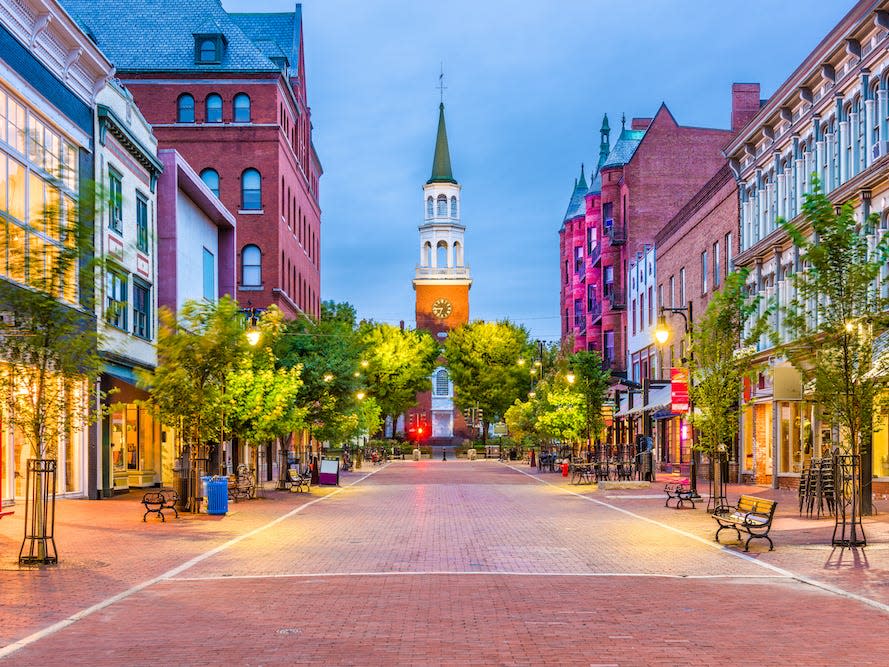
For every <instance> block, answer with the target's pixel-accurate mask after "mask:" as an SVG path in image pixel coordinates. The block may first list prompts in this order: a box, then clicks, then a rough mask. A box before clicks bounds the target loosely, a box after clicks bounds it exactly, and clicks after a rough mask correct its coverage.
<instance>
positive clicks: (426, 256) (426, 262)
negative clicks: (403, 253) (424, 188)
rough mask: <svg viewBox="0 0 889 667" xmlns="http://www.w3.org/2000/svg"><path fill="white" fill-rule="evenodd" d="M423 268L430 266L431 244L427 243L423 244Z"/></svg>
mask: <svg viewBox="0 0 889 667" xmlns="http://www.w3.org/2000/svg"><path fill="white" fill-rule="evenodd" d="M429 201H432V199H431V198H430V199H429ZM423 266H432V244H431V243H430V242H429V241H426V243H424V244H423Z"/></svg>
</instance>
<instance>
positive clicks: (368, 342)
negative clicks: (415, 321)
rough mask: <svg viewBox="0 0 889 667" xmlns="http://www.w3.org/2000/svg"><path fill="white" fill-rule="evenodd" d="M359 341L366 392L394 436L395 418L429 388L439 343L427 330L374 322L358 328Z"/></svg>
mask: <svg viewBox="0 0 889 667" xmlns="http://www.w3.org/2000/svg"><path fill="white" fill-rule="evenodd" d="M361 341H362V343H363V345H364V358H363V361H362V370H363V372H364V377H365V378H366V382H367V392H368V394H369V395H370V396H372V397H373V398H374V400H375V401H376V403H377V405H378V406H379V407H380V410H381V411H382V414H383V416H384V417H389V418H390V419H391V420H392V429H393V435H395V433H394V431H395V424H396V423H397V421H398V416H399V415H401V414H403V413H404V412H405V411H406V410H407V409H409V408H411V407H413V406H414V405H416V403H417V394H418V393H420V392H422V391H429V390H430V389H431V387H432V382H431V380H430V377H431V375H432V371H433V369H434V368H435V362H436V360H437V359H438V357H439V354H440V349H439V346H438V343H437V342H436V341H435V339H434V338H433V337H432V336H431V335H430V334H429V333H428V332H426V331H418V330H412V329H401V328H400V327H394V326H391V325H389V324H375V323H373V322H366V323H364V324H363V325H362V326H361ZM365 362H366V363H365Z"/></svg>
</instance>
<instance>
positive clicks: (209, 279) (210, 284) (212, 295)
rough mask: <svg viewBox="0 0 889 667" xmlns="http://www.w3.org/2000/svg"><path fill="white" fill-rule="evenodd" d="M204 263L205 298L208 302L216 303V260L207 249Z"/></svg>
mask: <svg viewBox="0 0 889 667" xmlns="http://www.w3.org/2000/svg"><path fill="white" fill-rule="evenodd" d="M203 262H204V263H203V276H204V292H203V296H204V298H205V299H206V300H207V301H211V302H212V301H216V260H215V258H214V257H213V253H212V252H210V251H209V250H207V249H206V248H204V259H203Z"/></svg>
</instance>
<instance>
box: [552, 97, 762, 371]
mask: <svg viewBox="0 0 889 667" xmlns="http://www.w3.org/2000/svg"><path fill="white" fill-rule="evenodd" d="M738 101H739V100H737V99H733V104H736V103H738ZM757 103H758V98H757ZM735 112H736V109H735V107H734V106H733V115H734V114H735ZM601 132H602V142H601V145H600V154H601V152H602V149H603V148H604V149H607V150H608V153H607V155H606V156H605V157H604V159H603V158H602V157H600V160H599V168H598V169H597V171H596V173H595V174H594V175H593V179H592V182H593V185H592V186H591V187H590V188H589V189H588V192H587V193H586V194H585V195H581V194H580V192H579V190H580V189H582V185H583V183H582V180H583V174H581V182H580V183H577V184H576V186H575V191H574V193H573V195H572V203H571V205H570V206H569V210H568V213H567V214H566V218H565V222H564V223H563V229H562V230H561V231H560V237H561V239H560V250H561V256H560V270H561V273H562V280H561V282H562V290H561V295H562V301H561V313H562V318H563V325H562V333H563V337H567V336H574V340H575V344H574V349H575V350H579V349H590V350H599V351H600V352H601V353H602V356H603V358H604V360H605V363H606V364H607V365H608V367H610V368H611V370H612V371H613V373H614V374H615V375H617V376H625V374H626V359H627V344H626V330H627V326H626V324H627V307H628V304H627V297H626V295H627V289H626V288H627V286H626V284H625V283H626V279H627V267H628V262H629V260H630V259H631V258H633V257H635V256H636V255H637V253H640V252H643V251H644V249H645V246H646V245H649V246H650V245H651V244H653V243H654V239H655V236H656V235H657V233H658V232H659V231H660V230H661V228H663V227H664V225H666V224H667V222H668V221H669V220H670V219H671V218H672V217H673V216H674V215H676V213H677V212H678V211H679V210H680V209H681V208H682V206H683V205H684V204H685V203H686V202H688V200H689V199H691V198H692V196H693V195H694V194H695V193H696V192H697V191H698V190H699V189H700V188H701V186H703V185H704V184H705V183H706V182H707V180H708V179H709V178H710V177H711V176H713V174H714V173H715V172H716V171H717V170H718V169H719V168H720V167H721V166H722V165H723V164H724V163H725V158H724V157H723V155H722V148H723V147H724V146H725V145H726V144H727V143H728V142H729V140H730V139H731V138H732V136H733V135H732V132H731V131H730V130H718V129H706V128H697V127H684V126H681V125H679V124H678V123H677V122H676V120H675V119H674V118H673V115H672V114H671V113H670V111H669V109H668V108H667V106H666V105H665V104H661V106H660V108H659V109H658V112H657V114H655V116H654V118H635V119H633V120H632V122H631V125H630V127H629V128H627V127H626V123H625V121H622V122H621V132H620V135H619V136H618V139H617V141H616V142H615V143H614V146H613V147H610V148H609V142H608V136H609V129H608V126H607V122H606V123H604V124H603V127H602V130H601ZM581 197H582V198H583V201H584V203H583V207H582V208H581V207H580V206H579V205H578V203H577V201H578V200H579V199H580V198H581ZM650 311H652V309H642V310H641V311H640V312H641V314H642V317H643V318H645V317H646V316H645V313H648V312H650ZM648 324H649V323H648V322H647V321H645V319H643V321H642V322H640V326H641V327H642V328H645V327H647V326H648Z"/></svg>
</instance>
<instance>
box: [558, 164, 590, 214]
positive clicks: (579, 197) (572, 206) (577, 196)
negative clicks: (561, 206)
mask: <svg viewBox="0 0 889 667" xmlns="http://www.w3.org/2000/svg"><path fill="white" fill-rule="evenodd" d="M588 190H589V188H587V184H586V177H585V176H584V174H583V165H580V178H579V179H576V180H575V181H574V191H573V192H572V193H571V201H569V202H568V210H567V211H565V218H564V220H563V222H565V221H567V220H571V219H572V218H576V217H577V216H579V215H584V213H586V210H585V209H584V202H583V198H584V196H585V195H586V193H587V192H588Z"/></svg>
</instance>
